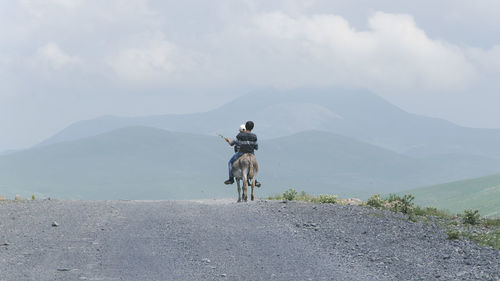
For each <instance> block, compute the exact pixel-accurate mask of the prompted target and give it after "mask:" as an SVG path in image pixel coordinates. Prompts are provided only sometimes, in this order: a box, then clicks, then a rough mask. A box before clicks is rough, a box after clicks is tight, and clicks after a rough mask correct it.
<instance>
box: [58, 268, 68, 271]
mask: <svg viewBox="0 0 500 281" xmlns="http://www.w3.org/2000/svg"><path fill="white" fill-rule="evenodd" d="M57 271H71V269H69V268H58V269H57Z"/></svg>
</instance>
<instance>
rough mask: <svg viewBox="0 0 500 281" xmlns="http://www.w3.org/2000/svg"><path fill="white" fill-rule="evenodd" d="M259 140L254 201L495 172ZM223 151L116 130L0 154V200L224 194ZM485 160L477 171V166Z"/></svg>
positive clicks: (327, 138) (349, 144) (328, 136)
mask: <svg viewBox="0 0 500 281" xmlns="http://www.w3.org/2000/svg"><path fill="white" fill-rule="evenodd" d="M259 142H260V150H259V151H257V153H256V154H257V158H258V160H259V163H260V168H261V171H260V173H259V179H260V180H261V181H262V183H263V187H262V188H260V190H258V196H267V195H271V194H276V193H281V192H283V191H284V190H285V189H288V188H295V189H297V190H305V191H307V192H308V193H313V194H321V193H330V194H332V193H333V194H339V195H341V196H358V197H361V198H366V197H368V196H370V195H372V194H374V193H385V192H398V191H402V190H405V189H409V188H414V187H418V186H424V185H430V184H435V183H440V182H446V181H451V180H456V179H463V178H467V177H472V176H479V175H486V174H491V173H493V172H496V171H499V170H500V161H499V160H496V159H487V158H484V157H478V156H476V158H475V159H476V163H475V162H474V161H472V160H471V159H470V156H460V155H448V156H439V158H431V159H417V158H413V157H409V156H406V155H402V154H398V153H395V152H393V151H390V150H387V149H383V148H380V147H377V146H374V145H371V144H367V143H364V142H360V141H357V140H355V139H352V138H347V137H344V136H340V135H335V134H332V133H328V132H321V131H306V132H301V133H297V134H294V135H291V136H287V137H281V138H275V139H265V140H261V141H259ZM231 155H232V148H231V147H229V146H228V145H227V144H226V143H225V142H224V141H223V140H221V139H220V138H218V137H216V136H206V135H197V134H189V133H179V132H170V131H166V130H162V129H157V128H151V127H125V128H120V129H116V130H113V131H110V132H106V133H103V134H100V135H97V136H92V137H87V138H81V139H78V140H73V141H65V142H59V143H54V144H48V145H44V146H39V147H35V148H32V149H29V150H25V151H21V152H15V153H12V154H8V155H3V156H0V195H3V196H13V195H15V194H21V195H23V196H31V194H35V195H38V196H42V197H43V196H55V197H59V198H76V199H78V198H82V199H192V198H217V197H232V196H234V195H235V193H236V192H235V190H236V186H235V185H234V186H229V187H227V186H224V185H223V184H222V182H223V181H224V180H225V179H226V178H227V161H228V160H229V158H230V157H231ZM486 161H489V162H488V163H489V165H488V166H487V167H486V168H485V167H484V166H482V165H478V162H479V163H483V162H486Z"/></svg>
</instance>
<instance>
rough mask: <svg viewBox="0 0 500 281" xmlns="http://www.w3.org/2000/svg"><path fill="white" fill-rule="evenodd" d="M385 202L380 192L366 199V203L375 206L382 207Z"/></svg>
mask: <svg viewBox="0 0 500 281" xmlns="http://www.w3.org/2000/svg"><path fill="white" fill-rule="evenodd" d="M383 203H384V201H383V200H382V198H381V197H380V194H375V195H372V197H370V198H368V201H366V205H368V206H372V207H375V208H380V207H382V204H383Z"/></svg>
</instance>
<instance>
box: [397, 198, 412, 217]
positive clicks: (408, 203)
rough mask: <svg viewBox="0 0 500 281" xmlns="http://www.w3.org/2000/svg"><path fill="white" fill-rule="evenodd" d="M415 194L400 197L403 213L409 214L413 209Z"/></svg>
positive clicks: (400, 209)
mask: <svg viewBox="0 0 500 281" xmlns="http://www.w3.org/2000/svg"><path fill="white" fill-rule="evenodd" d="M414 199H415V196H413V195H411V194H405V195H404V196H403V197H402V198H399V211H400V212H402V213H403V214H409V213H411V212H412V211H413V209H414V206H413V202H412V201H413V200H414Z"/></svg>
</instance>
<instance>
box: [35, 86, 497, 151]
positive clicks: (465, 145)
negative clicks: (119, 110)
mask: <svg viewBox="0 0 500 281" xmlns="http://www.w3.org/2000/svg"><path fill="white" fill-rule="evenodd" d="M246 120H254V121H255V123H256V128H255V130H256V132H257V133H259V135H260V136H261V138H262V139H271V138H276V137H282V136H288V135H291V134H295V133H299V132H303V131H309V130H320V131H326V132H331V133H334V134H339V135H343V136H347V137H351V138H355V139H357V140H360V141H362V142H367V143H371V144H374V145H377V146H381V147H384V148H387V149H390V150H393V151H396V152H399V153H403V154H407V155H411V156H419V157H426V156H431V155H443V154H462V155H480V156H486V157H497V158H500V145H498V144H499V143H500V130H494V129H473V128H465V127H460V126H457V125H455V124H453V123H451V122H448V121H445V120H442V119H437V118H429V117H423V116H419V115H415V114H410V113H408V112H405V111H403V110H401V109H400V108H398V107H396V106H394V105H392V104H390V103H388V102H387V101H385V100H384V99H382V98H380V97H378V96H377V95H375V94H372V93H370V92H367V91H361V90H346V89H337V88H335V89H307V88H302V89H297V90H292V91H273V90H263V91H258V92H254V93H251V94H249V95H246V96H242V97H240V98H237V99H236V100H234V101H232V102H230V103H228V104H226V105H224V106H222V107H220V108H218V109H215V110H212V111H209V112H205V113H196V114H181V115H158V116H144V117H113V116H105V117H100V118H97V119H92V120H86V121H80V122H77V123H74V124H72V125H70V126H69V127H67V128H65V129H64V130H62V131H61V132H59V133H58V134H56V135H55V136H53V137H51V138H49V139H47V140H45V141H44V142H43V143H42V145H47V144H53V143H58V142H63V141H69V140H76V139H80V138H85V137H90V136H95V135H98V134H102V133H105V132H109V131H112V130H115V129H118V128H123V127H129V126H149V127H155V128H160V129H165V130H170V131H176V132H188V133H196V134H205V135H211V136H214V135H215V134H216V133H223V134H226V135H232V134H234V133H235V131H236V130H237V128H238V126H239V125H240V124H241V123H243V122H244V121H246Z"/></svg>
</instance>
